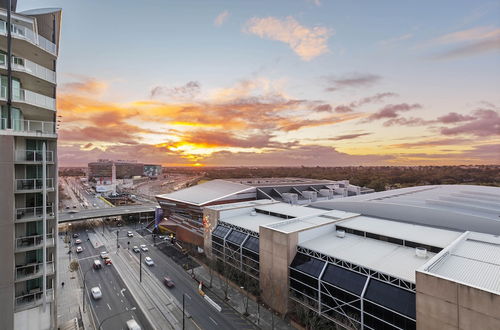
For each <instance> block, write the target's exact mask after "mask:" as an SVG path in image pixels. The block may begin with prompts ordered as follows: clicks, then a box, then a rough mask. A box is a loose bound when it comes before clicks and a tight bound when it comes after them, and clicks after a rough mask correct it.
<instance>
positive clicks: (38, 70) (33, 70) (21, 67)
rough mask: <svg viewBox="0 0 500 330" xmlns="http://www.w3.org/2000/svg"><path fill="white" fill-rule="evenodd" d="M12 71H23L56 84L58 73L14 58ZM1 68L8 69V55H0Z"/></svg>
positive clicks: (28, 61)
mask: <svg viewBox="0 0 500 330" xmlns="http://www.w3.org/2000/svg"><path fill="white" fill-rule="evenodd" d="M12 60H13V61H12V70H15V71H23V72H26V73H28V74H30V75H33V76H35V77H37V78H40V79H43V80H46V81H48V82H51V83H53V84H55V83H56V73H55V72H54V71H52V70H49V69H47V68H46V67H44V66H41V65H39V64H37V63H35V62H31V61H30V60H27V59H24V58H20V57H12ZM0 67H4V68H7V55H5V54H0Z"/></svg>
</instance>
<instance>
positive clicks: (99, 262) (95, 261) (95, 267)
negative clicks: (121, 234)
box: [93, 260, 102, 269]
mask: <svg viewBox="0 0 500 330" xmlns="http://www.w3.org/2000/svg"><path fill="white" fill-rule="evenodd" d="M93 267H94V269H101V268H102V264H101V261H100V260H94V265H93Z"/></svg>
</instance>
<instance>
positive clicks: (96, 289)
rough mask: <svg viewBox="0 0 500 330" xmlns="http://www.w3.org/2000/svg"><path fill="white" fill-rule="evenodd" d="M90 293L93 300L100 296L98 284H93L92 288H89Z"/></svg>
mask: <svg viewBox="0 0 500 330" xmlns="http://www.w3.org/2000/svg"><path fill="white" fill-rule="evenodd" d="M90 293H91V294H92V298H94V299H95V300H97V299H101V298H102V292H101V289H100V288H99V287H98V286H95V287H93V288H92V289H90Z"/></svg>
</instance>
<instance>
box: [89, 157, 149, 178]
mask: <svg viewBox="0 0 500 330" xmlns="http://www.w3.org/2000/svg"><path fill="white" fill-rule="evenodd" d="M113 164H115V166H116V179H132V178H133V177H140V176H143V175H144V164H142V163H137V162H133V161H122V160H117V161H113V160H108V159H99V160H98V161H97V162H92V163H89V164H88V168H89V171H88V178H89V180H92V179H94V180H98V179H99V178H111V177H112V168H113Z"/></svg>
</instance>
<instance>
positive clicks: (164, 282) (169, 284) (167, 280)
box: [163, 276, 175, 288]
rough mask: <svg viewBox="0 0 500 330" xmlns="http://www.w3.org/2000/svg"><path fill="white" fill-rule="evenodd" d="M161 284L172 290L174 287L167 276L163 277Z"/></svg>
mask: <svg viewBox="0 0 500 330" xmlns="http://www.w3.org/2000/svg"><path fill="white" fill-rule="evenodd" d="M163 284H165V286H166V287H167V288H173V287H174V285H175V284H174V281H172V279H171V278H170V277H167V276H165V277H164V278H163Z"/></svg>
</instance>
